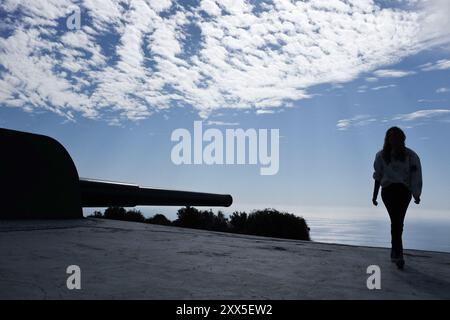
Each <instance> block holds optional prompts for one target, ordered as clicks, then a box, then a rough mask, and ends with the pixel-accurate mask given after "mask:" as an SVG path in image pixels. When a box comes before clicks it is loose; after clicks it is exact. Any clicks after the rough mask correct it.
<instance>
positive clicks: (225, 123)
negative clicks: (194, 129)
mask: <svg viewBox="0 0 450 320" xmlns="http://www.w3.org/2000/svg"><path fill="white" fill-rule="evenodd" d="M206 124H207V125H209V126H238V125H239V122H224V121H212V120H209V121H208V122H206Z"/></svg>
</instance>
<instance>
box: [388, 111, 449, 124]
mask: <svg viewBox="0 0 450 320" xmlns="http://www.w3.org/2000/svg"><path fill="white" fill-rule="evenodd" d="M443 116H450V110H449V109H430V110H418V111H415V112H412V113H405V114H400V115H397V116H395V117H393V118H392V120H394V121H408V122H409V121H416V120H426V119H436V118H438V119H441V118H442V117H443Z"/></svg>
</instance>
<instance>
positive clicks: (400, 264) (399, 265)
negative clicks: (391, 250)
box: [395, 258, 405, 270]
mask: <svg viewBox="0 0 450 320" xmlns="http://www.w3.org/2000/svg"><path fill="white" fill-rule="evenodd" d="M395 264H396V265H397V268H399V269H400V270H403V268H404V267H405V260H403V258H398V259H397V261H396V262H395Z"/></svg>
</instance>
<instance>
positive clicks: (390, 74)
mask: <svg viewBox="0 0 450 320" xmlns="http://www.w3.org/2000/svg"><path fill="white" fill-rule="evenodd" d="M413 74H415V72H414V71H404V70H391V69H381V70H377V71H375V72H374V75H375V76H377V77H378V78H403V77H406V76H410V75H413Z"/></svg>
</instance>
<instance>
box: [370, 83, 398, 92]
mask: <svg viewBox="0 0 450 320" xmlns="http://www.w3.org/2000/svg"><path fill="white" fill-rule="evenodd" d="M396 86H397V85H395V84H388V85H385V86H378V87H373V88H371V90H374V91H378V90H382V89H389V88H395V87H396Z"/></svg>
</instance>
